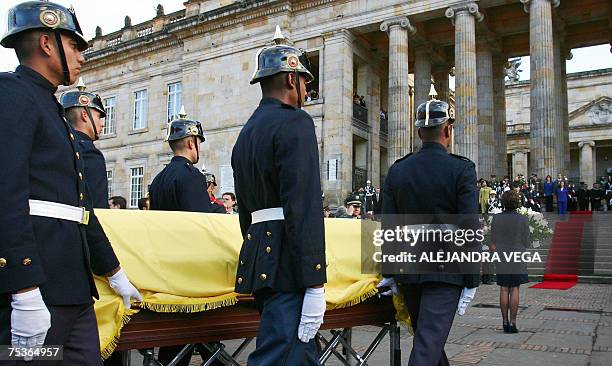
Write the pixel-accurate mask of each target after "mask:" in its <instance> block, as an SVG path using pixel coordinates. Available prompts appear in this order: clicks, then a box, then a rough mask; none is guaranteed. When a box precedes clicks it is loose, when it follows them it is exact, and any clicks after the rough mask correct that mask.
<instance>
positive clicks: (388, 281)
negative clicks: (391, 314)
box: [376, 277, 398, 296]
mask: <svg viewBox="0 0 612 366" xmlns="http://www.w3.org/2000/svg"><path fill="white" fill-rule="evenodd" d="M381 287H389V288H391V289H390V290H388V291H385V292H383V293H381V294H380V295H381V296H391V295H397V294H398V291H397V284H396V283H395V279H394V278H393V277H386V278H385V277H383V279H382V280H380V282H379V283H378V285H376V288H381Z"/></svg>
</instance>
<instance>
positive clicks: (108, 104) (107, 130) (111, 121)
mask: <svg viewBox="0 0 612 366" xmlns="http://www.w3.org/2000/svg"><path fill="white" fill-rule="evenodd" d="M104 111H106V118H105V119H104V128H103V129H102V134H103V135H112V134H114V133H115V126H116V124H117V113H116V112H115V97H110V98H104ZM111 173H112V172H111Z"/></svg>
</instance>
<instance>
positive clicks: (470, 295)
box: [457, 287, 476, 315]
mask: <svg viewBox="0 0 612 366" xmlns="http://www.w3.org/2000/svg"><path fill="white" fill-rule="evenodd" d="M474 295H476V287H474V288H467V287H466V288H464V289H463V291H461V298H459V304H458V305H457V314H459V315H463V314H465V311H466V310H467V307H468V305H469V304H470V302H471V301H472V300H473V299H474Z"/></svg>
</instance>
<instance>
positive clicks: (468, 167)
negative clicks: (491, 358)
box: [378, 100, 480, 366]
mask: <svg viewBox="0 0 612 366" xmlns="http://www.w3.org/2000/svg"><path fill="white" fill-rule="evenodd" d="M449 112H450V108H449V105H448V103H446V102H443V101H437V100H432V101H428V102H426V103H423V104H421V105H419V107H418V108H417V116H416V122H415V126H416V127H418V128H419V130H418V135H419V138H420V139H421V140H422V141H423V145H422V147H421V149H420V150H419V151H418V152H416V153H414V154H408V155H407V156H405V157H404V158H402V159H399V160H397V161H396V162H395V163H394V164H393V165H392V166H391V167H390V168H389V172H388V174H387V179H386V180H385V186H384V189H383V218H382V219H383V227H384V228H392V229H395V228H394V227H395V226H398V225H404V224H405V222H406V221H408V222H409V223H410V224H415V225H416V226H417V227H421V225H422V224H429V223H431V221H429V220H430V219H429V218H427V217H429V216H433V215H441V214H448V215H447V217H446V218H440V220H447V219H449V218H450V217H449V216H450V215H461V217H460V218H459V222H458V223H457V225H458V226H459V227H460V228H461V229H471V230H477V229H478V228H479V222H478V212H479V210H478V188H477V186H476V169H475V165H474V163H473V162H472V161H470V160H469V159H467V158H465V157H462V156H459V155H455V154H449V153H448V151H447V149H448V146H449V144H450V143H451V136H452V127H453V125H452V124H453V122H454V119H453V118H452V117H451V116H450V113H449ZM398 215H403V216H401V220H400V221H398V220H399V216H398ZM420 220H425V221H424V222H422V221H420ZM435 222H439V221H435ZM442 222H443V223H446V221H442ZM389 223H391V224H389ZM430 244H431V245H436V249H437V248H438V247H439V248H440V249H439V251H443V252H444V251H446V250H449V251H452V250H458V249H457V248H453V247H455V245H454V244H453V243H448V244H450V245H446V243H441V245H440V246H438V245H439V244H438V243H432V242H425V243H417V244H416V246H415V248H417V247H419V246H420V245H424V246H422V247H421V248H425V249H418V250H426V251H428V252H429V251H436V252H437V251H438V250H435V249H432V248H433V247H429V245H430ZM476 245H477V243H469V242H466V244H465V245H464V247H465V246H468V248H469V250H472V251H477V250H480V249H479V248H476ZM400 246H401V248H406V246H405V245H400ZM443 248H445V249H443ZM382 249H383V252H387V243H385V244H383V247H382ZM400 250H406V249H400ZM423 253H425V252H423ZM394 254H397V253H394ZM425 254H426V253H425ZM417 258H420V257H419V256H417ZM426 265H427V264H424V266H419V267H418V268H419V270H418V271H416V272H410V273H408V272H407V271H406V270H404V268H401V269H399V270H398V271H397V272H396V273H389V270H388V269H389V267H387V269H385V264H384V263H383V277H384V278H383V280H382V281H381V282H380V283H379V285H378V286H379V287H390V288H391V290H392V291H393V292H397V291H403V292H404V294H405V296H404V298H405V300H406V305H407V308H408V312H409V313H410V318H411V320H412V326H413V329H414V331H415V334H414V341H413V348H412V352H411V354H410V361H409V363H408V364H409V365H411V366H417V365H448V364H449V362H448V359H447V357H446V354H445V353H444V344H445V342H446V339H447V337H448V333H449V331H450V328H451V325H452V323H453V319H454V315H455V311H457V312H458V313H459V314H462V313H463V312H464V311H465V308H466V307H467V304H468V303H469V301H470V300H471V298H473V296H474V292H475V290H476V287H477V286H478V281H479V268H478V267H479V264H478V263H476V264H475V265H474V266H473V267H472V266H469V267H470V268H465V266H464V268H463V269H461V267H460V266H457V267H454V266H453V263H448V264H446V265H445V264H439V263H435V264H433V265H427V267H426ZM410 267H411V268H415V266H413V263H411V265H410ZM421 269H422V270H423V271H421ZM468 271H469V272H468ZM393 272H394V271H393ZM400 273H404V274H400ZM394 274H395V276H394ZM398 286H399V289H398Z"/></svg>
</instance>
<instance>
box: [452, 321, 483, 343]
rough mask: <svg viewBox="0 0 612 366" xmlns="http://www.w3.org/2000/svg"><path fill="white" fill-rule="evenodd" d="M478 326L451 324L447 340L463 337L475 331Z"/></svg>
mask: <svg viewBox="0 0 612 366" xmlns="http://www.w3.org/2000/svg"><path fill="white" fill-rule="evenodd" d="M476 330H478V328H475V327H464V326H460V325H453V327H452V328H451V331H450V333H449V334H448V340H449V341H453V340H458V339H460V338H463V337H465V336H466V335H468V334H470V333H473V332H475V331H476Z"/></svg>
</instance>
